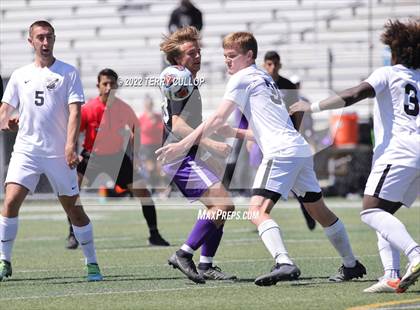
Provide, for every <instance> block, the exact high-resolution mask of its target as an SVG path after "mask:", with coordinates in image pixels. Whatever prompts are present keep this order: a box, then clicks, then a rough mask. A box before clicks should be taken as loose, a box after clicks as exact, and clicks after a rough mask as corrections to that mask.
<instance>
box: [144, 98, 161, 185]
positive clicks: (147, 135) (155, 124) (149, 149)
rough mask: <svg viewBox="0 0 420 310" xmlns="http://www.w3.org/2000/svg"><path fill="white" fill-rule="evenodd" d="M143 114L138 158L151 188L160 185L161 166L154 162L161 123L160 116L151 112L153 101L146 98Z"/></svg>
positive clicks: (158, 144)
mask: <svg viewBox="0 0 420 310" xmlns="http://www.w3.org/2000/svg"><path fill="white" fill-rule="evenodd" d="M143 107H144V112H143V114H141V115H140V117H139V124H140V142H141V143H140V144H141V145H140V158H141V163H142V167H143V168H144V169H145V170H146V173H147V176H148V181H149V184H150V185H152V187H157V186H159V185H161V183H162V182H161V181H162V175H161V165H160V162H158V161H157V160H156V154H155V151H156V150H157V149H158V148H159V147H160V146H161V145H162V137H163V122H162V115H161V114H160V113H156V112H154V110H153V99H152V98H151V97H150V96H146V97H145V99H144V105H143Z"/></svg>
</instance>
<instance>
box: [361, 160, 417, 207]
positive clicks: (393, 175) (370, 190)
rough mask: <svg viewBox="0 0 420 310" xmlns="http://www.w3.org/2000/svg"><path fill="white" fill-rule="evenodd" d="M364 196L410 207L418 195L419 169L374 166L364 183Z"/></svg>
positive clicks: (382, 165)
mask: <svg viewBox="0 0 420 310" xmlns="http://www.w3.org/2000/svg"><path fill="white" fill-rule="evenodd" d="M365 195H369V196H373V197H376V198H382V199H385V200H389V201H393V202H401V203H402V204H404V205H405V206H406V207H410V206H411V205H412V204H413V202H414V201H415V200H416V197H417V196H419V195H420V169H417V168H414V167H405V166H401V165H391V164H389V165H386V164H374V165H373V167H372V171H371V172H370V175H369V178H368V180H367V183H366V188H365Z"/></svg>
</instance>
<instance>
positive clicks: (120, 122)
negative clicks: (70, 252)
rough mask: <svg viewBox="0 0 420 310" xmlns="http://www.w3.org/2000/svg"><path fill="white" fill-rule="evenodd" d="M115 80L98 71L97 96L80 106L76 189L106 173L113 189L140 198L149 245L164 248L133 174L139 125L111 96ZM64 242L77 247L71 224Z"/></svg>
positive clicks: (144, 193) (140, 182)
mask: <svg viewBox="0 0 420 310" xmlns="http://www.w3.org/2000/svg"><path fill="white" fill-rule="evenodd" d="M117 80H118V75H117V73H116V72H115V71H113V70H111V69H103V70H102V71H100V72H99V74H98V84H97V87H98V90H99V96H98V97H96V98H94V99H91V100H90V101H89V102H87V103H86V104H85V105H83V106H82V117H81V125H80V131H81V132H85V139H84V142H83V150H82V152H81V155H80V163H79V165H78V166H77V172H78V176H79V186H80V185H81V183H82V181H83V183H84V184H88V185H89V184H90V183H91V182H93V181H94V180H95V178H96V177H97V176H98V175H99V174H101V173H106V174H108V176H109V177H111V178H112V179H114V180H116V181H115V184H116V186H119V187H120V188H122V189H126V190H128V191H129V192H130V193H131V194H132V195H133V196H135V197H138V198H139V199H140V202H141V204H142V210H143V215H144V217H145V219H146V222H147V225H148V226H149V230H150V237H149V244H150V245H160V246H168V245H169V243H168V242H167V241H166V240H164V239H163V238H162V236H161V235H160V234H159V231H158V229H157V220H156V210H155V205H154V202H153V200H152V198H151V195H150V192H149V191H148V190H147V188H146V184H145V182H144V181H143V180H142V179H141V176H140V175H139V174H138V173H135V174H134V173H133V154H132V153H133V150H134V148H133V144H134V139H137V137H138V127H139V124H138V119H137V116H136V114H135V113H134V111H133V110H132V109H131V107H130V106H129V105H128V104H127V103H125V102H124V101H122V100H121V99H119V98H117V97H115V89H116V88H117ZM127 141H128V143H127ZM133 185H134V186H133ZM67 240H68V244H67V248H69V249H75V248H77V246H78V243H77V240H76V239H75V238H74V234H73V230H72V226H71V225H70V234H69V236H68V239H67Z"/></svg>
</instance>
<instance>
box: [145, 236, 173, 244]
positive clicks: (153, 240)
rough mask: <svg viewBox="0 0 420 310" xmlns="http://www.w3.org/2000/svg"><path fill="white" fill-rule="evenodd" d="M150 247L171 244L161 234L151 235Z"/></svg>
mask: <svg viewBox="0 0 420 310" xmlns="http://www.w3.org/2000/svg"><path fill="white" fill-rule="evenodd" d="M149 245H150V246H170V244H169V242H168V241H166V240H165V239H163V238H162V236H161V235H160V234H159V233H155V234H152V235H150V237H149Z"/></svg>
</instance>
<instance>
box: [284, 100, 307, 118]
mask: <svg viewBox="0 0 420 310" xmlns="http://www.w3.org/2000/svg"><path fill="white" fill-rule="evenodd" d="M296 112H312V111H311V104H310V103H309V102H306V101H303V100H300V101H298V102H295V103H294V104H292V105H291V106H290V108H289V114H290V115H292V114H293V113H296Z"/></svg>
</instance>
